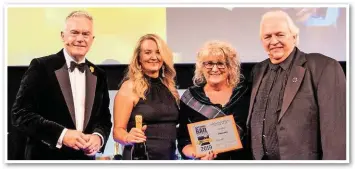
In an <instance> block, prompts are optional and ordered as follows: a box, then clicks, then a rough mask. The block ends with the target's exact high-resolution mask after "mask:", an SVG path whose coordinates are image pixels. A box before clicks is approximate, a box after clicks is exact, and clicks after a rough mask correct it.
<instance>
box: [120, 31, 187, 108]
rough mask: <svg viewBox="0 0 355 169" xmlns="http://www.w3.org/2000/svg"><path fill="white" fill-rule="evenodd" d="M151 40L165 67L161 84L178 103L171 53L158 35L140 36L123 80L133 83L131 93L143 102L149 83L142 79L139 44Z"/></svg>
mask: <svg viewBox="0 0 355 169" xmlns="http://www.w3.org/2000/svg"><path fill="white" fill-rule="evenodd" d="M148 39H149V40H153V41H154V42H155V43H156V44H157V46H158V49H159V52H160V55H161V57H162V59H163V66H164V67H165V68H164V69H161V71H164V72H163V73H164V75H165V76H164V77H161V80H162V83H163V84H164V85H165V86H166V87H167V88H168V89H169V91H170V92H171V93H172V95H173V96H174V98H175V100H176V103H177V104H178V103H179V98H180V97H179V93H178V91H177V89H176V87H175V76H176V72H175V69H174V63H173V53H172V52H171V50H170V49H169V47H168V45H167V44H166V43H165V42H164V40H162V39H161V38H160V37H159V36H158V35H156V34H146V35H144V36H142V37H141V38H140V39H139V41H138V43H137V45H136V47H135V49H134V53H133V58H132V60H131V63H130V64H129V66H128V72H127V74H126V76H125V78H124V81H125V80H128V79H130V80H132V81H133V92H134V93H135V94H137V95H138V97H139V98H142V99H143V100H145V99H146V97H145V94H146V92H147V90H148V87H149V83H148V81H147V79H146V78H144V72H143V71H142V68H141V65H140V63H139V56H140V51H141V49H140V48H141V44H142V43H143V41H145V40H148Z"/></svg>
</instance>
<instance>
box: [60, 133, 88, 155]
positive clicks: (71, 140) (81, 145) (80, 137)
mask: <svg viewBox="0 0 355 169" xmlns="http://www.w3.org/2000/svg"><path fill="white" fill-rule="evenodd" d="M88 140H89V137H88V136H86V135H85V134H84V133H82V132H80V131H77V130H68V131H67V132H66V133H65V135H64V138H63V144H64V145H65V146H67V147H71V148H73V149H75V150H80V149H86V148H87V147H86V146H87V145H86V142H87V141H88Z"/></svg>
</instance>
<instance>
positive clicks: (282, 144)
mask: <svg viewBox="0 0 355 169" xmlns="http://www.w3.org/2000/svg"><path fill="white" fill-rule="evenodd" d="M296 50H297V51H296V55H295V58H294V63H293V65H292V68H291V72H290V75H289V77H288V79H287V85H286V87H285V93H284V96H283V103H282V108H281V112H280V114H279V118H278V124H277V134H278V140H279V150H280V157H281V159H283V160H296V159H297V160H318V159H323V160H345V159H346V80H345V74H344V72H343V70H342V68H341V66H340V64H339V63H338V62H337V61H336V60H334V59H331V58H329V57H326V56H324V55H322V54H319V53H311V54H306V53H303V52H302V51H300V50H298V49H296ZM267 65H268V59H267V60H265V61H263V62H261V63H258V64H257V65H255V67H254V68H253V70H252V80H253V87H252V93H251V101H250V109H249V116H248V120H247V127H251V128H253V127H254V126H255V124H250V118H251V116H252V114H251V113H252V112H253V106H254V101H255V96H256V94H257V91H258V88H259V86H260V83H261V81H262V78H263V76H264V73H265V70H266V68H267V67H268V66H267ZM249 131H250V129H249ZM253 131H254V130H253ZM251 134H252V135H251V136H250V137H251V142H252V150H253V155H254V158H255V159H257V160H260V159H261V158H262V157H261V155H260V153H257V152H260V151H261V149H262V145H257V144H254V145H253V142H256V143H257V142H259V141H260V140H261V137H262V134H261V133H257V134H256V133H251Z"/></svg>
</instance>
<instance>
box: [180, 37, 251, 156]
mask: <svg viewBox="0 0 355 169" xmlns="http://www.w3.org/2000/svg"><path fill="white" fill-rule="evenodd" d="M193 83H194V86H192V87H190V88H188V89H187V90H186V91H185V92H184V94H183V95H182V97H181V102H180V116H179V130H178V148H179V151H180V153H181V154H182V157H183V158H184V159H188V158H195V157H196V152H195V148H194V147H192V144H191V141H190V136H189V132H188V129H187V124H189V123H195V122H199V121H203V120H209V119H212V118H217V117H222V116H226V115H233V117H234V120H235V122H236V124H237V129H238V132H239V135H240V138H241V141H242V144H243V147H244V148H243V149H239V150H236V151H230V152H225V153H220V154H216V153H213V152H208V153H206V154H205V155H204V156H203V157H201V158H200V159H203V160H213V159H219V160H234V159H235V160H238V159H243V160H246V159H251V153H250V151H249V148H248V145H247V141H246V140H247V139H246V137H245V134H246V132H245V131H246V119H247V116H248V106H249V97H248V87H247V85H246V84H245V83H244V80H243V76H242V75H241V73H240V61H239V58H238V55H237V52H236V50H235V49H234V48H233V47H232V46H231V45H230V44H228V43H226V42H222V41H208V42H206V43H205V44H204V46H203V47H202V48H201V49H200V51H199V52H198V54H197V62H196V70H195V75H194V77H193ZM204 144H205V143H204Z"/></svg>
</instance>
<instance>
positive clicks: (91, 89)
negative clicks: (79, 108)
mask: <svg viewBox="0 0 355 169" xmlns="http://www.w3.org/2000/svg"><path fill="white" fill-rule="evenodd" d="M85 75H86V94H85V95H86V96H85V118H84V128H83V129H84V130H85V128H86V126H87V125H88V123H89V120H90V117H91V111H92V107H93V105H94V98H95V91H96V83H97V77H96V76H95V75H94V74H93V73H92V72H91V70H90V69H89V66H86V68H85Z"/></svg>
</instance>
